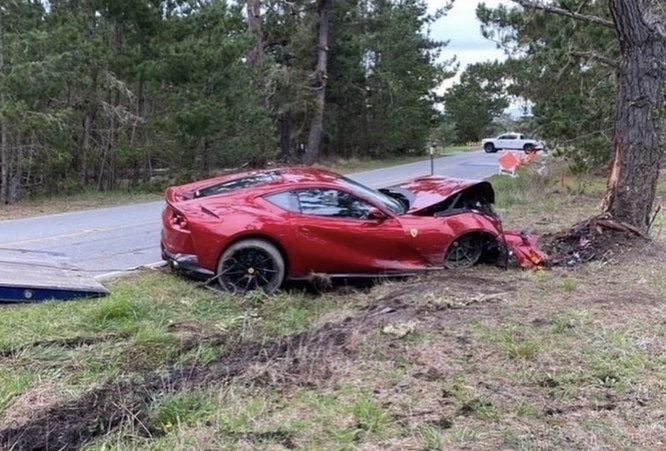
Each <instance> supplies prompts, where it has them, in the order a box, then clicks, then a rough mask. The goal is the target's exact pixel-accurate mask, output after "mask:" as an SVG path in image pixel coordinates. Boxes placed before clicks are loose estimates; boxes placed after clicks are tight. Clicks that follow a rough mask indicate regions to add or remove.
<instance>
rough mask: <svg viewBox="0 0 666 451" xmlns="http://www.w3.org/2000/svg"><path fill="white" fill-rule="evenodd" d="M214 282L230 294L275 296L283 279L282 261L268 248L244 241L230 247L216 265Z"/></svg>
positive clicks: (258, 242)
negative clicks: (251, 292) (254, 291)
mask: <svg viewBox="0 0 666 451" xmlns="http://www.w3.org/2000/svg"><path fill="white" fill-rule="evenodd" d="M216 277H217V280H218V283H219V284H220V286H221V287H222V288H223V289H224V290H226V291H229V292H230V293H234V294H245V293H247V292H248V291H253V290H258V289H260V290H263V291H264V292H266V293H267V294H271V293H273V292H275V291H276V290H277V289H278V288H280V285H282V282H283V281H284V277H285V264H284V258H283V257H282V254H281V253H280V251H279V250H278V249H277V248H276V247H275V246H273V245H272V244H270V243H268V242H266V241H264V240H259V239H248V240H243V241H239V242H237V243H234V244H232V245H231V246H229V248H227V250H225V251H224V253H223V254H222V256H221V257H220V261H219V262H218V264H217V275H216Z"/></svg>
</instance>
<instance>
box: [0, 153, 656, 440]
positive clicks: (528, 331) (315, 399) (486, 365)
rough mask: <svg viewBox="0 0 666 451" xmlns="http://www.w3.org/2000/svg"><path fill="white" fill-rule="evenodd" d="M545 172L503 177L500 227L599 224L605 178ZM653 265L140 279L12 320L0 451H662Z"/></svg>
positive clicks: (148, 275) (622, 259) (33, 308)
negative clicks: (255, 291) (268, 290)
mask: <svg viewBox="0 0 666 451" xmlns="http://www.w3.org/2000/svg"><path fill="white" fill-rule="evenodd" d="M551 169H552V172H551V174H549V175H548V176H545V178H543V179H542V178H540V177H541V176H538V175H536V174H531V173H521V174H520V176H519V177H518V178H515V179H514V178H511V177H506V176H504V177H502V178H499V179H497V180H496V187H497V191H498V209H499V210H500V211H501V212H502V214H503V217H504V220H505V223H506V224H511V227H513V228H515V226H516V225H521V226H522V227H521V228H527V229H528V230H530V231H533V232H538V233H547V232H551V231H554V230H558V229H563V228H565V227H567V226H568V225H570V224H572V223H574V222H576V221H578V220H580V219H583V218H584V215H585V214H587V212H594V211H595V208H596V203H597V202H598V199H599V198H600V197H599V193H600V190H601V189H602V187H603V180H598V179H594V180H589V179H586V180H583V181H579V180H577V179H575V178H574V177H571V176H568V175H567V176H566V178H565V180H564V184H563V183H562V178H561V176H560V174H558V173H557V172H556V171H555V166H552V167H551ZM562 170H563V169H562ZM659 196H660V197H659V199H663V196H664V191H663V187H662V188H661V189H660V191H659ZM544 217H547V221H546V220H544ZM665 224H666V223H665V222H664V220H663V218H661V217H658V218H657V220H656V222H655V228H654V229H653V232H654V234H655V239H656V241H657V242H658V243H662V244H663V242H664V241H665V240H664V238H663V236H662V234H661V233H660V230H661V228H663V226H664V225H665ZM507 227H509V226H507ZM663 257H664V254H663V253H660V252H659V251H658V250H653V251H650V252H647V251H646V252H638V253H631V252H629V253H626V254H622V255H618V256H616V257H614V258H610V259H608V260H606V261H603V262H591V263H589V264H587V265H584V266H580V267H578V268H575V269H556V270H550V271H539V272H521V271H506V270H502V269H497V268H493V267H484V266H480V267H475V268H472V269H470V270H464V271H459V272H447V273H430V274H428V275H426V276H423V277H419V278H411V279H407V280H405V281H402V282H395V281H388V282H386V283H382V284H378V285H376V286H374V287H372V288H370V289H365V288H363V289H361V288H358V287H346V288H345V289H344V290H343V289H339V290H329V291H326V292H324V293H322V294H318V295H314V294H310V293H307V292H303V291H301V290H297V289H295V290H293V291H285V292H281V293H278V294H277V295H275V296H271V297H268V296H264V295H251V296H246V297H231V296H228V295H226V294H223V293H218V292H216V291H211V290H206V289H204V288H202V287H200V286H199V285H197V284H196V283H194V282H191V281H188V280H184V279H181V278H178V277H175V276H173V275H172V274H170V273H169V272H167V271H145V272H142V273H139V274H136V275H133V276H131V277H128V278H124V279H118V280H114V281H110V282H108V285H109V288H110V289H111V292H112V294H111V295H110V296H109V297H107V298H104V299H100V300H91V301H75V302H66V303H42V304H33V305H16V306H5V307H3V312H2V315H0V448H3V449H12V446H14V448H13V449H31V448H40V447H41V448H44V449H46V448H47V447H48V448H49V449H62V448H66V449H67V447H69V448H68V449H84V450H116V451H129V450H144V449H145V450H194V449H197V450H198V449H216V450H217V449H220V450H238V449H241V450H242V449H248V450H249V449H253V450H254V449H261V450H264V449H265V450H281V449H302V450H358V449H363V450H380V449H381V450H385V449H386V450H407V449H414V450H442V449H446V450H458V449H506V450H533V449H543V450H560V449H581V450H582V449H632V450H634V449H636V450H643V449H644V450H651V449H662V448H663V447H664V442H666V426H665V425H664V421H663V407H662V406H663V405H664V404H665V403H666V376H665V375H664V371H663V368H664V365H665V364H666V352H665V351H664V350H665V349H666V325H665V324H664V321H663V318H664V316H666V304H665V302H664V301H665V300H666V281H665V280H664V279H663V276H662V274H663V271H664V258H663Z"/></svg>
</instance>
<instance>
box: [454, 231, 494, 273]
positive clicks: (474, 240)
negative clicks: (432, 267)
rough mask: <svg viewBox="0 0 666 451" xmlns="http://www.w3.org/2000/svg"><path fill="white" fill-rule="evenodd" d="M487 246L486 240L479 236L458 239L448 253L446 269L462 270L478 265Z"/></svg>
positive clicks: (466, 236) (464, 236)
mask: <svg viewBox="0 0 666 451" xmlns="http://www.w3.org/2000/svg"><path fill="white" fill-rule="evenodd" d="M485 246H486V241H485V239H484V238H483V237H482V236H480V235H477V234H472V235H463V236H461V237H459V238H456V239H455V240H454V241H453V242H452V243H451V245H450V246H449V249H448V250H447V251H446V255H445V256H444V267H445V268H446V269H462V268H469V267H471V266H474V265H476V264H477V263H478V262H479V260H480V259H481V255H482V254H483V249H484V248H485Z"/></svg>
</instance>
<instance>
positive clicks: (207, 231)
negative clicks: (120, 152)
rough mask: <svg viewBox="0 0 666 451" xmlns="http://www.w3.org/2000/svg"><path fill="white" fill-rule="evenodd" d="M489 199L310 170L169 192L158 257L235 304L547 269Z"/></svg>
mask: <svg viewBox="0 0 666 451" xmlns="http://www.w3.org/2000/svg"><path fill="white" fill-rule="evenodd" d="M494 200H495V193H494V191H493V187H492V185H491V184H490V183H489V182H487V181H469V180H457V179H449V178H443V177H439V176H427V177H421V178H417V179H413V180H410V181H407V182H405V183H403V184H400V185H396V186H392V187H389V188H385V189H381V190H374V189H371V188H368V187H366V186H364V185H361V184H359V183H357V182H355V181H353V180H351V179H349V178H346V177H344V176H342V175H339V174H336V173H334V172H331V171H328V170H323V169H315V168H305V167H292V168H279V169H269V170H261V171H252V172H245V173H240V174H233V175H226V176H222V177H218V178H213V179H208V180H203V181H198V182H194V183H190V184H186V185H182V186H175V187H171V188H168V189H167V191H166V208H165V209H164V211H163V214H162V222H163V229H162V238H161V246H162V256H163V258H164V259H165V260H166V261H167V262H168V263H169V264H170V265H171V266H172V267H173V268H176V269H180V270H183V271H186V272H195V273H199V274H204V275H205V276H206V277H209V278H210V280H211V281H212V280H214V281H216V282H217V283H219V285H220V286H221V287H222V288H223V289H225V290H228V291H231V292H236V293H244V292H246V291H249V290H254V289H263V290H264V291H266V292H268V293H271V292H273V291H275V290H277V289H278V288H279V287H280V285H281V284H282V283H283V281H285V280H296V279H308V278H310V277H312V275H313V274H316V275H326V276H329V277H335V276H344V277H352V276H370V277H376V276H378V275H392V274H406V273H414V272H416V271H422V270H426V269H437V268H441V269H455V268H465V267H469V266H472V265H474V264H476V263H478V262H481V261H496V262H498V261H499V262H502V261H505V262H506V261H507V260H509V259H512V260H514V261H515V262H517V263H518V264H519V265H520V266H522V267H525V268H529V267H535V266H539V265H541V264H542V263H543V262H544V261H545V259H546V256H545V255H544V254H543V253H542V252H541V251H539V249H538V248H537V239H536V237H534V236H530V235H527V234H525V233H515V232H505V231H503V230H502V225H501V221H500V218H499V217H498V216H497V214H495V212H494V211H493V209H492V204H493V202H494ZM507 250H508V251H507Z"/></svg>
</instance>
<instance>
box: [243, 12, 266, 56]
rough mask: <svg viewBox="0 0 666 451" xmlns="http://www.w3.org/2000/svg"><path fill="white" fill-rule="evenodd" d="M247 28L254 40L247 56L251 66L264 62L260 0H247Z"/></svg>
mask: <svg viewBox="0 0 666 451" xmlns="http://www.w3.org/2000/svg"><path fill="white" fill-rule="evenodd" d="M246 9H247V28H248V31H249V32H250V33H251V34H252V36H254V39H255V42H254V47H253V48H252V51H251V52H250V56H249V58H248V60H249V63H250V65H251V66H252V67H258V66H260V65H261V64H262V63H263V62H264V40H263V37H262V35H261V0H247V4H246Z"/></svg>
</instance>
